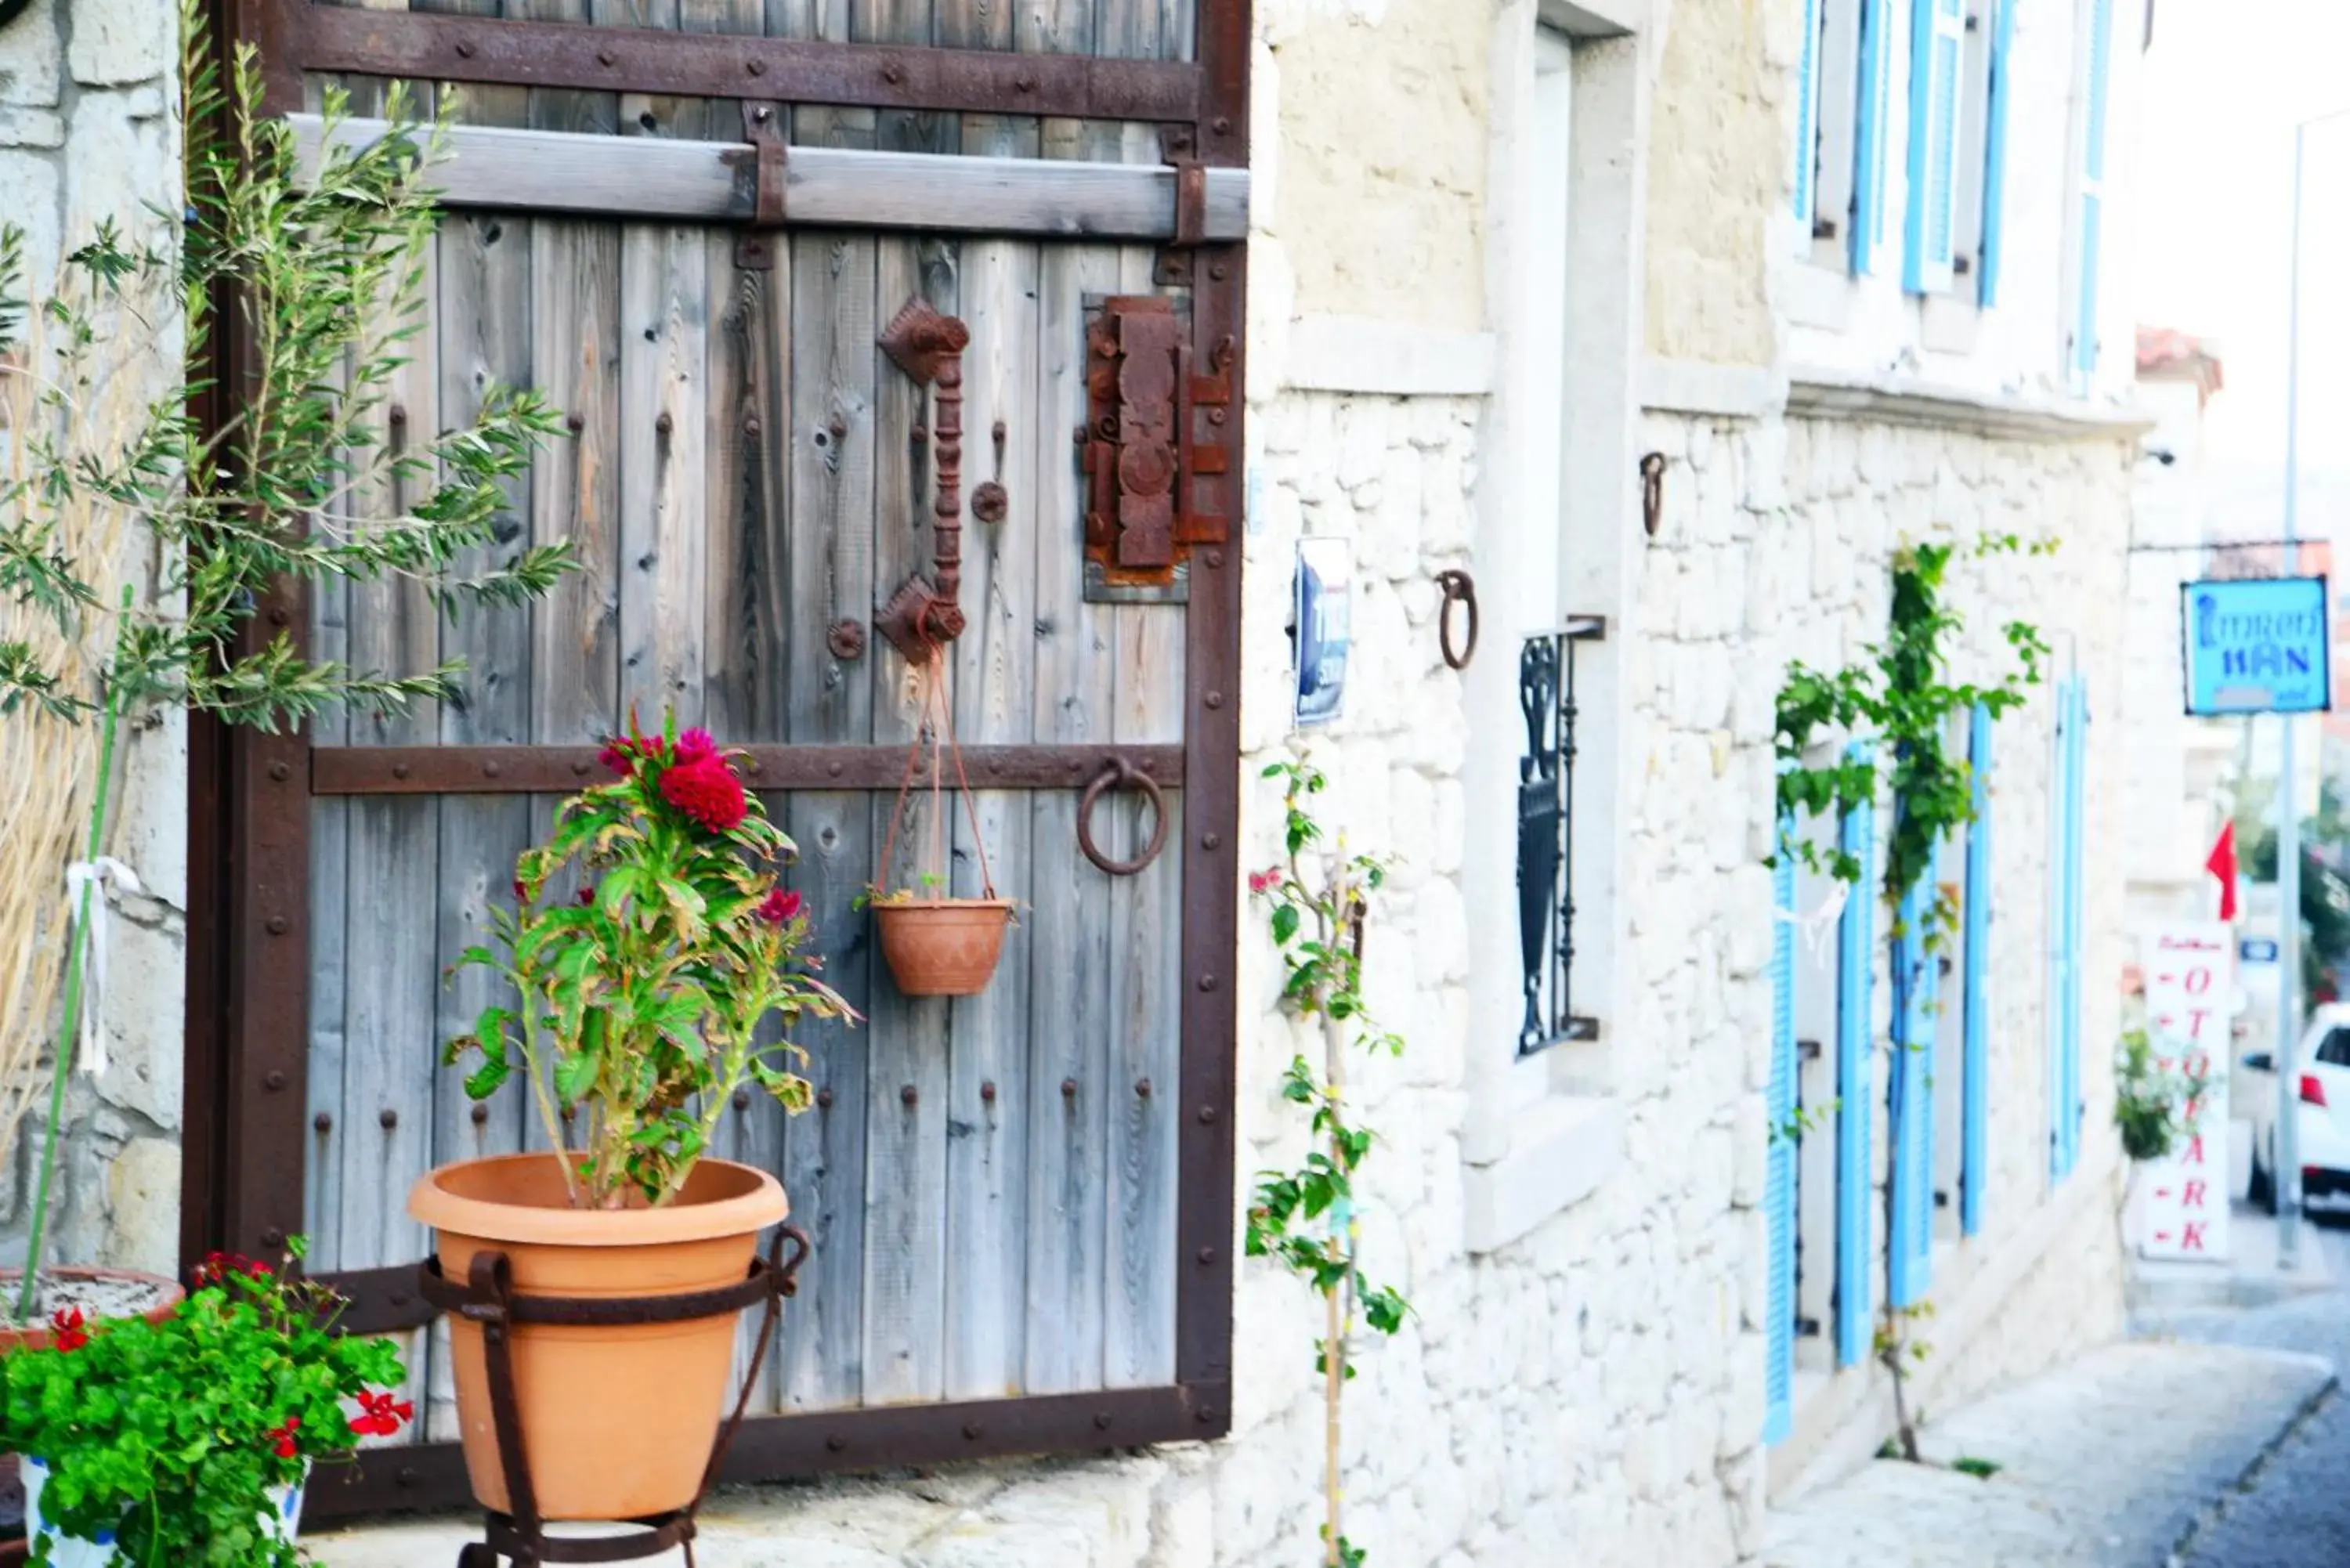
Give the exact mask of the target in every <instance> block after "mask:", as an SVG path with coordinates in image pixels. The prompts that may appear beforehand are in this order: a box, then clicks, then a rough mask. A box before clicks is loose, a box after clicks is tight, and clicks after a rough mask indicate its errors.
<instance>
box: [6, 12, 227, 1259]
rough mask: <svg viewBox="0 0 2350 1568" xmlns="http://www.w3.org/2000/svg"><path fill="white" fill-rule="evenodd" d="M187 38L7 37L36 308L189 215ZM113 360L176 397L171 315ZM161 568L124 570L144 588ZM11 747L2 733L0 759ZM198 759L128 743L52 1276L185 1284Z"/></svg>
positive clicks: (55, 27) (175, 733) (157, 728)
mask: <svg viewBox="0 0 2350 1568" xmlns="http://www.w3.org/2000/svg"><path fill="white" fill-rule="evenodd" d="M178 27H179V19H178V11H177V7H176V6H173V5H169V4H165V3H164V0H34V4H33V5H32V6H31V7H30V8H29V9H28V10H27V11H26V13H25V15H23V16H19V17H18V18H17V19H16V21H14V22H12V23H10V24H9V25H8V26H5V27H0V222H6V223H15V224H17V225H20V226H21V227H23V228H24V229H25V230H26V234H27V235H28V239H29V244H28V246H27V253H28V257H29V265H30V269H31V272H32V277H33V281H34V283H35V286H36V291H37V290H38V289H39V288H40V287H42V286H44V285H46V283H47V280H48V279H50V278H51V277H53V276H54V275H55V269H56V268H57V265H58V259H59V257H60V256H61V255H63V254H66V253H67V252H68V251H69V250H71V249H72V248H73V247H74V246H76V245H78V244H82V243H83V242H85V241H86V240H88V238H89V236H90V234H91V233H92V232H93V230H94V229H95V228H96V226H97V225H98V224H99V223H101V222H104V221H108V220H112V221H113V222H114V223H117V224H118V225H120V228H121V229H122V231H123V232H124V233H125V234H126V235H129V236H130V237H132V238H134V239H144V238H151V237H153V236H154V235H156V234H158V232H159V223H158V220H157V219H156V217H155V213H158V212H161V213H172V212H174V211H176V210H177V208H178V205H179V201H180V195H179V192H180V142H179V131H178V127H177V123H176V116H175V113H174V112H173V111H174V108H175V106H176V103H177V100H178V96H179V84H178V78H177V67H176V61H177V59H178V53H179V49H178ZM119 355H120V358H119V360H118V369H119V370H120V371H127V372H128V373H129V374H130V376H131V377H132V378H133V379H134V381H135V382H136V383H138V384H139V389H138V392H137V396H138V397H139V398H140V400H144V399H146V398H149V397H152V396H155V395H158V394H160V393H161V392H163V391H164V390H165V389H168V388H169V387H170V386H171V385H172V380H173V379H174V378H175V377H176V376H177V375H178V373H179V366H180V359H181V348H180V339H179V336H178V333H177V330H176V328H175V327H174V325H173V323H172V320H171V318H170V315H169V312H168V311H165V312H163V313H162V314H161V315H160V316H158V317H155V318H153V319H151V323H150V324H149V327H148V329H147V330H145V331H142V332H140V333H138V334H134V335H130V336H128V337H126V338H125V339H124V340H123V341H122V342H121V343H120V348H119ZM151 566H152V563H151V562H147V561H143V560H137V559H133V560H130V561H128V562H126V563H125V568H126V569H127V570H129V571H130V572H131V573H132V574H134V575H137V576H142V577H143V576H145V574H147V573H148V572H149V571H151ZM107 597H111V596H110V595H109V596H107ZM7 734H8V728H7V721H6V720H5V719H0V758H5V757H6V756H7ZM186 756H187V746H186V726H185V723H184V721H183V720H182V717H181V716H180V715H178V714H176V713H172V714H164V715H160V716H151V717H149V718H147V719H145V720H143V721H142V722H139V723H136V724H134V725H132V726H130V727H129V729H128V730H127V732H126V734H125V746H124V757H123V759H122V761H121V762H120V764H119V771H118V773H117V774H116V788H117V791H118V794H117V800H118V802H119V809H117V810H116V811H115V812H114V813H113V814H112V815H113V827H112V831H111V832H110V834H109V838H108V846H107V852H108V853H109V854H110V855H112V856H115V857H118V858H120V859H121V860H123V861H124V862H126V863H127V864H129V865H130V867H133V868H134V869H135V870H136V872H137V873H138V875H139V877H140V880H141V882H142V883H143V884H144V886H145V888H146V892H145V893H144V894H143V895H116V896H114V897H113V898H111V899H110V902H111V904H112V912H111V914H110V916H109V926H110V934H109V978H110V981H111V984H110V986H109V991H108V992H107V994H106V996H105V1000H104V1003H103V1006H102V1009H101V1012H100V1017H101V1020H102V1023H103V1025H104V1027H105V1029H106V1032H107V1034H108V1037H109V1051H110V1054H111V1058H112V1066H111V1067H110V1069H109V1072H108V1073H107V1075H106V1076H105V1077H104V1078H102V1079H99V1080H97V1081H95V1082H93V1081H91V1080H88V1079H82V1078H78V1079H76V1080H75V1082H74V1085H73V1087H72V1095H71V1099H70V1102H69V1109H68V1117H69V1121H70V1125H71V1127H72V1129H73V1130H72V1136H71V1139H70V1142H69V1143H68V1147H67V1150H66V1153H65V1158H64V1162H63V1167H62V1185H61V1187H60V1189H59V1190H58V1193H57V1206H56V1210H55V1213H56V1220H55V1225H56V1228H55V1229H54V1230H53V1231H52V1232H51V1233H52V1235H53V1236H54V1237H55V1239H56V1244H55V1246H54V1247H53V1248H52V1249H50V1256H51V1258H52V1259H53V1260H55V1259H64V1260H69V1261H80V1262H107V1263H114V1264H120V1265H128V1266H133V1267H140V1268H148V1269H155V1270H160V1271H162V1272H171V1271H172V1270H173V1269H175V1268H176V1266H177V1263H176V1260H177V1257H178V1224H179V1203H180V1153H179V1145H178V1136H179V1127H180V1101H181V1061H182V1057H181V1045H182V1022H181V1015H182V994H183V989H182V988H183V975H182V971H183V968H184V950H185V940H184V913H185V909H186V904H187V853H186V837H187V835H186V825H187V794H186V785H187V779H186ZM9 869H10V872H11V874H12V875H11V880H10V881H9V883H8V884H7V886H6V887H5V889H0V897H7V898H44V899H50V898H61V897H62V896H63V877H64V867H42V868H37V869H36V868H30V867H10V868H9ZM39 1119H40V1118H39V1116H38V1115H37V1114H36V1117H35V1118H34V1119H33V1120H30V1121H28V1122H27V1123H26V1131H25V1136H24V1137H23V1138H22V1139H20V1146H19V1147H17V1148H16V1149H13V1150H9V1151H6V1154H5V1157H0V1158H5V1181H0V1257H6V1258H9V1259H11V1260H12V1261H13V1260H14V1259H16V1258H17V1257H21V1255H22V1251H23V1246H24V1231H25V1226H26V1196H25V1195H26V1192H27V1191H28V1189H29V1186H30V1173H31V1165H32V1146H33V1145H34V1143H35V1142H36V1138H37V1136H38V1122H39Z"/></svg>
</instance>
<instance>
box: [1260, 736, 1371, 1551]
mask: <svg viewBox="0 0 2350 1568" xmlns="http://www.w3.org/2000/svg"><path fill="white" fill-rule="evenodd" d="M1264 776H1265V777H1266V778H1269V779H1272V778H1277V779H1280V780H1281V781H1282V782H1283V794H1282V806H1283V811H1284V826H1283V834H1284V845H1285V846H1286V849H1287V855H1286V857H1285V858H1284V860H1283V861H1282V863H1281V864H1279V865H1276V866H1273V867H1268V868H1267V869H1265V870H1263V871H1259V872H1253V873H1251V874H1250V876H1249V893H1250V896H1251V897H1252V898H1255V899H1256V900H1257V901H1258V902H1259V903H1260V904H1261V905H1263V908H1264V909H1265V920H1266V927H1267V929H1268V930H1269V931H1270V933H1271V935H1272V937H1273V942H1274V948H1275V949H1276V950H1278V951H1279V952H1280V955H1281V960H1282V963H1283V965H1284V969H1285V971H1286V974H1285V978H1284V981H1283V983H1282V990H1281V998H1282V1004H1283V1005H1284V1007H1285V1008H1287V1009H1288V1010H1289V1011H1291V1012H1295V1013H1297V1014H1299V1015H1300V1016H1303V1017H1307V1018H1311V1019H1315V1020H1316V1021H1317V1022H1318V1023H1320V1024H1321V1026H1322V1044H1323V1061H1322V1065H1321V1068H1320V1069H1319V1070H1318V1071H1317V1070H1316V1069H1315V1065H1314V1064H1312V1063H1311V1062H1308V1061H1307V1060H1306V1059H1305V1057H1304V1056H1299V1057H1296V1058H1295V1059H1294V1060H1292V1061H1291V1063H1290V1064H1289V1071H1288V1072H1287V1073H1286V1074H1284V1075H1283V1079H1282V1096H1283V1097H1284V1099H1286V1100H1288V1101H1289V1102H1290V1103H1291V1104H1293V1105H1295V1106H1302V1107H1304V1108H1305V1110H1306V1111H1307V1112H1308V1113H1309V1117H1310V1127H1311V1129H1312V1132H1313V1134H1314V1143H1313V1147H1312V1148H1311V1149H1310V1150H1309V1152H1308V1153H1307V1154H1306V1156H1305V1159H1304V1161H1303V1163H1302V1164H1300V1165H1299V1166H1298V1167H1297V1168H1295V1169H1292V1170H1265V1171H1261V1172H1259V1173H1258V1175H1257V1180H1256V1188H1255V1190H1254V1192H1253V1196H1252V1197H1251V1199H1250V1201H1249V1210H1248V1236H1247V1248H1248V1255H1249V1256H1250V1257H1252V1258H1272V1259H1274V1260H1275V1261H1276V1262H1279V1263H1281V1264H1282V1265H1283V1266H1284V1267H1285V1268H1287V1269H1288V1270H1289V1271H1290V1272H1292V1273H1294V1274H1295V1275H1297V1276H1298V1277H1299V1278H1301V1279H1303V1280H1305V1282H1306V1283H1308V1284H1310V1285H1311V1286H1313V1287H1314V1289H1315V1291H1316V1292H1318V1293H1320V1294H1321V1296H1322V1299H1323V1303H1324V1307H1325V1324H1324V1332H1323V1337H1322V1338H1321V1339H1320V1340H1318V1341H1316V1342H1315V1347H1314V1366H1315V1371H1316V1372H1318V1373H1319V1374H1321V1376H1322V1386H1323V1403H1324V1428H1325V1445H1324V1446H1325V1454H1324V1474H1323V1490H1324V1502H1325V1510H1326V1512H1325V1518H1324V1521H1323V1525H1322V1541H1323V1550H1324V1557H1323V1561H1324V1563H1325V1564H1326V1568H1358V1565H1359V1564H1360V1563H1363V1562H1364V1561H1365V1560H1366V1559H1367V1555H1368V1554H1367V1552H1366V1551H1365V1550H1364V1549H1363V1548H1361V1547H1358V1546H1357V1545H1355V1544H1354V1543H1353V1542H1350V1541H1348V1540H1347V1535H1346V1531H1345V1519H1344V1498H1343V1495H1342V1493H1341V1490H1340V1486H1339V1439H1340V1436H1341V1432H1342V1425H1341V1421H1342V1415H1341V1412H1342V1407H1343V1403H1344V1398H1345V1392H1346V1386H1347V1380H1348V1379H1350V1378H1352V1377H1353V1376H1355V1367H1354V1365H1353V1362H1352V1360H1351V1359H1350V1356H1349V1352H1350V1350H1351V1347H1352V1342H1353V1338H1354V1334H1355V1326H1356V1320H1357V1314H1360V1316H1361V1319H1362V1321H1363V1322H1364V1323H1367V1324H1369V1326H1370V1327H1371V1328H1372V1329H1374V1330H1376V1331H1377V1332H1378V1333H1380V1334H1394V1333H1396V1332H1398V1331H1399V1329H1401V1328H1402V1327H1403V1324H1404V1319H1405V1317H1406V1316H1407V1315H1408V1314H1409V1312H1410V1306H1409V1303H1407V1302H1406V1301H1405V1300H1404V1298H1403V1296H1402V1294H1401V1293H1399V1292H1398V1291H1396V1290H1395V1289H1394V1288H1393V1287H1391V1286H1387V1285H1378V1284H1371V1283H1367V1282H1365V1281H1364V1279H1363V1277H1362V1272H1361V1269H1360V1266H1359V1263H1358V1262H1357V1250H1358V1247H1359V1244H1360V1241H1361V1229H1360V1226H1359V1224H1358V1223H1357V1213H1356V1206H1355V1178H1356V1175H1357V1171H1359V1170H1360V1168H1361V1167H1362V1163H1363V1160H1364V1158H1365V1157H1366V1156H1367V1155H1368V1154H1369V1153H1370V1151H1371V1148H1372V1147H1373V1146H1374V1144H1375V1143H1376V1142H1377V1137H1376V1135H1375V1134H1374V1133H1373V1132H1372V1131H1371V1130H1370V1129H1369V1128H1368V1127H1363V1126H1361V1125H1360V1124H1359V1123H1357V1121H1355V1119H1354V1117H1353V1116H1352V1114H1351V1113H1350V1111H1349V1109H1348V1106H1347V1095H1346V1088H1347V1071H1346V1065H1347V1051H1348V1049H1349V1048H1350V1047H1352V1048H1354V1049H1359V1050H1366V1051H1370V1052H1374V1053H1377V1054H1384V1055H1389V1056H1392V1055H1397V1054H1400V1053H1401V1052H1402V1050H1403V1044H1404V1043H1403V1038H1402V1036H1400V1035H1398V1034H1395V1033H1390V1032H1388V1030H1386V1029H1383V1028H1381V1027H1380V1026H1379V1025H1378V1023H1376V1022H1375V1021H1374V1020H1373V1019H1372V1018H1371V1016H1370V1014H1369V1012H1367V1011H1366V1009H1365V1007H1364V1003H1363V929H1364V922H1365V920H1366V919H1367V917H1368V915H1369V913H1370V910H1371V899H1372V897H1373V895H1374V894H1376V893H1377V892H1378V888H1379V887H1380V885H1381V884H1382V883H1383V882H1385V881H1386V879H1387V867H1386V864H1385V863H1384V862H1382V861H1380V860H1378V859H1377V858H1375V857H1371V856H1368V855H1350V854H1348V853H1347V842H1346V837H1345V836H1344V835H1343V834H1341V835H1338V836H1336V840H1335V842H1333V841H1329V840H1326V838H1325V836H1324V834H1323V830H1322V826H1321V824H1320V823H1319V822H1317V821H1315V818H1314V816H1313V815H1312V814H1311V812H1310V811H1309V810H1308V809H1307V801H1308V798H1309V797H1310V796H1313V795H1315V794H1321V793H1322V791H1323V790H1324V789H1325V788H1326V787H1327V781H1326V779H1325V778H1324V776H1323V774H1321V773H1320V772H1319V771H1318V770H1316V769H1315V768H1314V767H1312V766H1311V765H1309V764H1307V763H1300V762H1282V763H1274V764H1273V765H1271V766H1270V767H1268V768H1266V769H1265V770H1264Z"/></svg>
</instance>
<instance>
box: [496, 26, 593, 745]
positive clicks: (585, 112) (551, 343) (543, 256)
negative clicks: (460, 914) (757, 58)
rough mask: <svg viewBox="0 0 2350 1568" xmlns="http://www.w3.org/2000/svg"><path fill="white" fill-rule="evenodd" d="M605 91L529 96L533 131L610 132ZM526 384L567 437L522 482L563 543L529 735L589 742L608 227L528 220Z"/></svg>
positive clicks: (538, 644)
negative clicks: (563, 572)
mask: <svg viewBox="0 0 2350 1568" xmlns="http://www.w3.org/2000/svg"><path fill="white" fill-rule="evenodd" d="M506 14H507V15H508V16H515V17H518V18H522V19H529V20H537V21H553V22H585V21H587V19H588V16H587V0H506ZM529 117H530V122H531V124H532V125H533V126H534V127H536V128H537V129H539V130H572V131H579V132H583V133H599V134H603V135H611V134H613V133H614V132H615V130H617V129H618V121H619V99H617V98H616V97H615V96H614V95H613V94H611V93H591V92H572V91H561V90H556V89H552V88H531V89H530V104H529ZM530 240H531V365H532V372H533V374H532V379H533V383H534V384H535V385H536V387H537V388H538V389H539V390H540V391H541V392H542V393H544V394H545V395H546V398H547V400H548V401H549V402H550V403H551V404H552V405H553V406H554V408H555V409H556V410H557V411H558V412H560V413H561V414H563V415H564V417H565V422H566V425H567V439H566V437H565V436H558V437H556V439H555V440H554V441H551V442H550V443H549V444H548V446H547V447H546V450H545V451H544V452H542V453H541V455H540V458H539V461H538V462H537V463H536V466H535V468H534V470H533V472H532V476H531V535H532V537H533V538H534V539H535V540H536V541H538V542H541V543H547V542H551V541H553V540H556V539H560V538H565V537H568V538H569V539H570V540H571V541H572V545H573V547H574V549H575V550H576V551H577V556H578V561H579V566H578V570H577V571H575V572H572V573H570V574H569V575H568V576H566V577H565V578H564V579H563V581H562V582H561V583H560V584H558V585H557V586H556V588H555V591H554V592H552V593H550V594H549V595H547V596H546V597H545V598H543V599H541V600H540V601H539V602H538V603H537V604H536V606H535V607H534V608H533V611H532V618H531V619H532V631H533V637H532V659H531V670H532V677H533V680H532V691H531V732H532V733H531V738H532V739H533V740H534V741H536V742H539V743H541V744H549V745H552V744H562V743H574V744H576V743H578V742H587V741H595V740H598V739H600V738H601V737H603V736H604V735H606V734H608V733H609V732H611V729H612V727H613V725H614V724H615V723H616V722H618V719H619V651H618V650H619V550H620V535H619V473H620V439H619V391H620V246H619V234H618V232H617V230H616V229H615V227H614V225H612V224H611V223H589V222H569V221H562V220H556V219H540V220H537V221H536V222H535V223H532V225H531V235H530Z"/></svg>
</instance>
